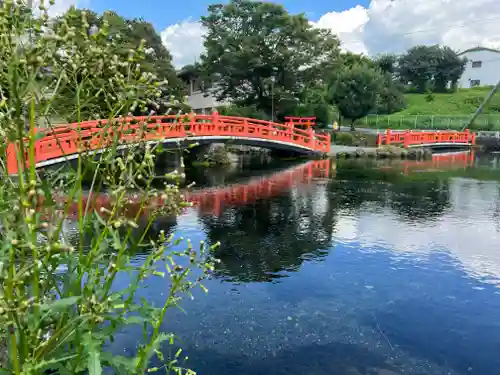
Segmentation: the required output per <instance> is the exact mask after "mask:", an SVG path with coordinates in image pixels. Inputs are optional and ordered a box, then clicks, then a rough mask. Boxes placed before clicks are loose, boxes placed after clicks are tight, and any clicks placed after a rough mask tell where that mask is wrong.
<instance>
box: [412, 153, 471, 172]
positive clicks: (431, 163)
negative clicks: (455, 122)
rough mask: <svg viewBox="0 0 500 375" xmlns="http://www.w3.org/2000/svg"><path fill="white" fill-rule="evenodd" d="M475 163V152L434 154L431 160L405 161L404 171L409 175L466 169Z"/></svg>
mask: <svg viewBox="0 0 500 375" xmlns="http://www.w3.org/2000/svg"><path fill="white" fill-rule="evenodd" d="M474 161H475V153H474V151H473V150H471V151H469V152H457V153H446V154H434V155H432V159H430V160H405V161H404V162H403V170H404V173H405V174H408V173H410V172H415V171H418V170H432V169H440V170H450V169H460V168H463V169H465V168H467V167H471V166H473V165H474Z"/></svg>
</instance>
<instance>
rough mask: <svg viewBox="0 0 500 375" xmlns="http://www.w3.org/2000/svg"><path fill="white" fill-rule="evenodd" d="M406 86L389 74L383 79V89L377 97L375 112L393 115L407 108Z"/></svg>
mask: <svg viewBox="0 0 500 375" xmlns="http://www.w3.org/2000/svg"><path fill="white" fill-rule="evenodd" d="M403 92H404V86H403V85H402V84H401V83H399V82H398V81H395V80H394V79H393V78H392V76H391V75H390V74H389V73H386V74H384V76H383V78H382V88H381V90H380V91H379V93H378V96H377V104H376V107H375V111H376V112H377V113H378V114H391V113H394V112H399V111H402V110H403V109H405V108H406V105H407V103H406V99H405V96H404V93H403Z"/></svg>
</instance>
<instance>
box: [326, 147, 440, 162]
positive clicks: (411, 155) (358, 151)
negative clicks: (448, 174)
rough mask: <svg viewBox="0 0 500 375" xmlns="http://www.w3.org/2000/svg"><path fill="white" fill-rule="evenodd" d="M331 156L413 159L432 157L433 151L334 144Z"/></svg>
mask: <svg viewBox="0 0 500 375" xmlns="http://www.w3.org/2000/svg"><path fill="white" fill-rule="evenodd" d="M329 155H330V156H334V157H336V158H377V159H396V158H401V159H412V160H420V159H427V158H430V157H432V151H431V150H429V149H426V148H415V149H409V150H407V149H404V148H401V147H394V146H382V147H356V146H341V145H332V150H331V151H330V154H329Z"/></svg>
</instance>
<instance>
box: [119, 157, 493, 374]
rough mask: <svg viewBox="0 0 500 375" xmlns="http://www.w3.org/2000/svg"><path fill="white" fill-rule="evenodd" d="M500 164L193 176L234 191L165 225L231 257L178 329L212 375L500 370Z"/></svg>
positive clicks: (171, 327) (151, 289)
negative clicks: (216, 246) (202, 241)
mask: <svg viewBox="0 0 500 375" xmlns="http://www.w3.org/2000/svg"><path fill="white" fill-rule="evenodd" d="M498 167H499V160H498V158H495V157H493V156H487V155H480V156H477V155H476V156H474V155H468V154H461V155H458V156H457V155H443V156H440V157H435V158H434V160H432V161H427V162H415V161H397V162H396V161H393V162H389V161H382V162H375V161H363V162H360V161H343V162H337V163H336V162H335V161H333V160H331V161H330V160H327V161H313V162H310V163H309V164H307V163H306V164H299V165H285V166H277V167H273V166H268V167H267V168H266V170H264V171H256V170H255V169H252V167H247V168H245V167H242V168H241V169H237V170H235V171H233V172H228V171H225V172H223V173H222V172H206V173H204V174H202V175H196V174H194V175H191V178H193V179H195V180H198V181H200V184H211V185H219V187H212V188H211V189H209V190H207V193H206V194H207V197H209V198H206V199H205V200H204V201H203V200H200V199H199V202H200V203H199V205H198V206H197V207H194V208H192V209H189V210H188V211H186V212H185V213H184V214H183V215H181V216H180V217H178V218H177V220H176V222H174V223H172V222H171V221H168V220H166V221H165V222H162V221H160V222H159V223H157V225H158V226H159V227H161V226H162V225H164V226H165V230H166V231H167V230H168V231H169V232H173V233H175V234H176V236H183V237H186V238H190V239H191V240H192V241H193V242H194V243H196V242H198V241H200V240H205V241H208V242H209V243H215V242H217V241H220V243H221V247H220V248H219V249H218V250H217V256H218V258H219V259H220V260H221V262H220V264H218V265H217V268H216V271H215V273H214V275H213V277H212V278H211V280H209V281H208V282H207V284H206V286H207V287H208V289H209V293H208V295H207V296H204V295H203V294H201V293H200V294H199V295H196V296H195V299H194V300H192V301H191V300H190V301H186V302H185V303H184V304H183V307H184V308H185V312H181V311H176V312H174V313H173V314H171V315H169V317H168V319H167V321H166V322H165V326H164V329H165V331H174V332H175V333H176V334H177V335H178V336H179V337H180V339H181V340H182V343H181V346H182V348H183V349H184V353H185V354H187V355H188V356H189V360H188V362H187V366H188V367H190V368H192V369H194V370H196V371H197V372H198V373H199V374H202V375H230V374H231V375H234V374H239V375H257V374H262V375H264V374H265V375H285V374H286V375H295V374H297V375H298V374H308V375H327V374H328V375H331V374H349V375H353V374H378V375H390V374H436V375H437V374H481V375H488V374H498V369H499V368H500V355H499V353H500V319H499V316H500V315H499V314H500V251H499V248H500V247H499V245H500V182H499V181H500V170H499V169H497V168H498ZM259 173H260V174H262V176H260V177H259V176H256V175H258V174H259ZM221 184H223V185H224V186H220V185H221ZM224 189H225V193H224V194H223V193H220V194H218V193H217V191H221V190H224ZM245 192H246V193H245ZM245 194H246V195H245ZM142 259H144V255H141V254H139V255H136V258H135V260H134V261H135V262H141V261H142ZM123 282H124V283H125V282H126V278H124V279H123ZM164 290H165V284H164V283H163V282H162V281H160V280H157V279H155V280H151V281H150V282H149V283H148V285H147V286H146V288H145V289H144V290H143V292H142V296H144V297H146V298H147V299H149V300H151V301H157V303H158V304H160V303H162V301H163V300H164V294H163V292H164ZM137 340H138V338H137V337H136V336H135V333H134V332H127V333H124V334H123V335H122V337H121V338H120V339H119V340H117V342H116V344H117V345H118V346H119V348H120V351H122V350H123V352H122V354H123V353H131V352H133V351H134V348H135V345H136V341H137Z"/></svg>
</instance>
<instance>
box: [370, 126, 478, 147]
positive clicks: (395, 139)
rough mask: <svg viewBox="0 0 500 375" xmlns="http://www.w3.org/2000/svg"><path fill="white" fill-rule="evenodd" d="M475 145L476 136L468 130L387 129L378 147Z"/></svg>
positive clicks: (381, 136) (380, 137) (379, 139)
mask: <svg viewBox="0 0 500 375" xmlns="http://www.w3.org/2000/svg"><path fill="white" fill-rule="evenodd" d="M438 144H441V145H448V144H449V145H460V144H463V145H475V144H476V134H475V133H474V132H470V131H469V130H468V129H467V130H465V131H463V132H457V131H430V132H429V131H427V132H424V131H409V130H406V131H398V132H394V131H391V129H387V130H386V132H385V134H379V135H378V136H377V145H378V146H381V145H402V146H404V147H415V146H425V145H430V146H432V145H438Z"/></svg>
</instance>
